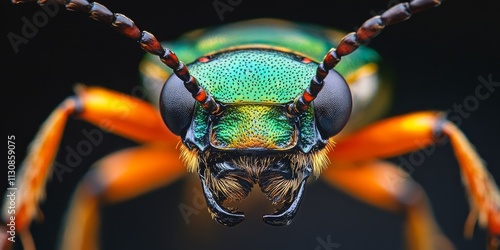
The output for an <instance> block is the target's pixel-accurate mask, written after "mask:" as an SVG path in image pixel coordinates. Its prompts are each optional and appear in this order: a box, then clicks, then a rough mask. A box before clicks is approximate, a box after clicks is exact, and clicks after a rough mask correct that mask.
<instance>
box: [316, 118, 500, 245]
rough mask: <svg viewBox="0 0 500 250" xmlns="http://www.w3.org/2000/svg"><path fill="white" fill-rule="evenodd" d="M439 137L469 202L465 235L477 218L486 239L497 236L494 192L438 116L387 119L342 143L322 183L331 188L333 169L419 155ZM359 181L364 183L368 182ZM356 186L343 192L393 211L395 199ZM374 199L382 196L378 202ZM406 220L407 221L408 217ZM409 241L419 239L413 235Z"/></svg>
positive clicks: (499, 219) (464, 144) (465, 144)
mask: <svg viewBox="0 0 500 250" xmlns="http://www.w3.org/2000/svg"><path fill="white" fill-rule="evenodd" d="M436 135H437V137H436ZM441 135H446V138H449V140H450V141H451V145H452V146H453V150H454V152H455V155H456V157H457V160H458V162H459V165H460V169H461V173H462V177H463V180H464V184H465V187H466V190H467V192H468V194H469V198H470V204H471V215H470V217H469V219H468V221H467V223H466V236H470V232H471V231H472V228H473V226H474V223H475V220H476V218H479V224H480V225H481V226H482V227H486V228H487V229H488V231H489V233H490V234H491V235H499V234H500V194H499V191H498V188H497V186H496V184H495V182H494V180H493V179H492V177H491V176H490V174H489V173H488V171H487V170H486V168H485V166H484V165H483V163H482V161H481V159H480V158H479V156H478V154H477V153H476V152H475V150H474V149H473V147H472V145H471V144H470V142H469V141H468V140H467V138H466V137H465V136H464V135H463V133H462V132H461V131H460V130H459V129H458V128H457V127H456V126H455V125H453V124H452V123H451V122H449V121H447V120H445V119H444V117H443V115H442V114H441V113H437V112H419V113H413V114H409V115H404V116H399V117H395V118H390V119H387V120H383V121H380V122H378V123H375V124H372V125H371V126H368V127H366V128H363V129H361V130H360V131H358V132H356V133H354V134H352V135H350V136H347V137H345V138H342V139H341V140H340V141H339V142H338V143H337V146H336V147H335V149H334V150H333V151H332V152H331V153H330V159H332V161H333V163H332V165H333V166H332V167H331V170H329V171H327V172H326V173H325V176H326V179H327V180H329V181H330V182H332V183H334V184H335V185H337V184H336V183H335V182H336V181H338V179H337V178H333V177H331V176H330V175H331V174H329V173H330V172H333V173H334V172H335V171H336V170H335V169H336V168H339V166H352V165H357V164H360V163H362V164H366V162H370V161H373V160H376V159H381V158H389V157H394V156H397V155H400V154H404V153H409V152H411V151H415V150H420V149H423V148H424V147H427V146H430V145H431V144H433V143H435V141H436V138H438V139H440V140H443V138H439V137H441ZM329 176H330V177H329ZM389 176H390V175H386V176H385V182H389V180H388V177H389ZM359 178H364V179H370V178H372V177H370V176H366V177H359ZM357 185H359V187H355V186H353V185H350V186H346V187H344V189H347V190H352V191H353V192H354V193H355V195H356V196H357V197H360V198H362V199H363V200H365V201H367V202H369V203H371V204H375V205H377V206H380V207H385V208H392V209H394V208H395V204H394V202H395V201H396V200H395V199H394V198H387V193H386V194H384V192H375V191H374V194H372V193H371V191H366V190H371V187H372V186H373V185H370V186H369V187H366V186H364V185H365V184H363V182H360V183H358V184H357ZM354 189H360V190H361V189H362V190H363V192H365V194H360V190H359V191H355V190H354ZM379 194H384V195H383V196H381V197H379V196H378V195H379ZM384 197H385V198H384ZM411 209H412V208H411V207H410V210H411ZM409 219H410V220H411V218H410V217H409ZM424 220H425V219H424ZM468 233H469V234H468ZM411 237H413V238H415V239H417V238H421V237H420V236H419V235H418V234H415V235H413V236H411ZM411 237H410V238H411ZM422 240H423V239H422ZM410 241H411V239H410ZM495 242H496V241H495V240H494V238H492V240H491V242H490V245H492V246H490V247H492V249H494V248H493V244H496V243H495Z"/></svg>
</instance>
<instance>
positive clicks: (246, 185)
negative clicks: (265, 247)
mask: <svg viewBox="0 0 500 250" xmlns="http://www.w3.org/2000/svg"><path fill="white" fill-rule="evenodd" d="M328 148H329V147H326V148H324V149H322V150H318V151H314V152H309V153H302V152H299V151H293V153H292V152H288V153H285V152H280V153H263V152H247V153H241V152H240V153H236V152H224V151H217V150H206V151H205V152H199V151H198V150H197V149H192V150H190V149H188V148H187V147H185V146H181V156H182V159H183V161H184V163H185V164H186V165H187V167H188V169H189V170H190V171H193V172H194V171H196V172H198V174H199V176H200V179H201V181H202V185H203V189H204V192H205V197H206V199H207V204H208V206H209V211H210V212H211V213H212V216H213V217H214V218H215V219H216V220H217V221H218V222H220V223H222V224H224V225H228V226H232V225H236V224H237V223H239V222H241V221H242V220H243V218H244V217H243V215H242V213H241V212H238V211H232V210H231V209H229V208H226V207H224V206H223V203H224V201H226V200H227V201H240V200H242V199H244V198H245V197H246V196H247V195H248V194H249V192H250V191H251V190H252V188H253V187H254V185H258V186H259V187H260V189H261V191H262V192H263V193H264V194H265V195H266V197H267V198H268V199H269V200H270V201H271V202H272V203H273V204H274V205H276V206H280V205H282V206H281V208H279V209H277V211H276V213H275V214H273V215H266V216H269V217H270V219H269V220H266V216H264V221H266V222H267V223H269V224H273V225H283V224H289V223H290V222H291V219H293V215H295V212H296V210H297V208H298V205H299V203H300V199H301V195H302V191H303V188H304V185H305V182H306V180H307V178H308V177H309V175H310V174H311V173H313V174H314V175H316V176H317V175H319V174H320V172H321V170H322V169H323V168H325V167H326V165H327V164H328V157H327V156H326V153H327V152H328Z"/></svg>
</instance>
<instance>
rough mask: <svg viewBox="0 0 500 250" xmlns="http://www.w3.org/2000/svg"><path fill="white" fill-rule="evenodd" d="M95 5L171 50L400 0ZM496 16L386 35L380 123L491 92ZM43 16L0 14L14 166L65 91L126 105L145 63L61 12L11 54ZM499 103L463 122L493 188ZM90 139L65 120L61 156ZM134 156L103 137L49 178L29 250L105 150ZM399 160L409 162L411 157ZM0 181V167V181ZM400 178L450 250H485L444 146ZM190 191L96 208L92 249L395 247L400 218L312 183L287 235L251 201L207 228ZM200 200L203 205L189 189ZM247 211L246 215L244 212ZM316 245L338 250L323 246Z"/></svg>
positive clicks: (429, 18) (100, 29)
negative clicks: (237, 30)
mask: <svg viewBox="0 0 500 250" xmlns="http://www.w3.org/2000/svg"><path fill="white" fill-rule="evenodd" d="M214 2H215V3H218V4H220V3H222V4H229V3H230V2H232V3H233V4H234V3H238V4H235V6H233V7H232V10H231V11H226V12H224V13H223V14H222V17H223V20H221V18H220V17H219V15H218V13H217V11H216V10H215V8H214V5H213V4H214ZM101 3H102V4H104V5H106V6H107V7H109V9H111V10H112V11H114V12H119V13H124V14H126V15H127V16H129V17H130V18H132V19H133V20H134V21H135V22H136V24H137V25H138V26H139V28H141V29H145V30H148V31H150V32H152V33H153V34H155V35H156V37H157V38H158V39H159V40H172V39H175V38H176V37H178V36H180V35H181V34H182V33H184V32H186V31H190V30H193V29H197V28H203V27H210V26H214V25H221V24H224V23H229V22H235V21H240V20H247V19H252V18H259V17H273V18H283V19H288V20H292V21H300V22H310V23H314V24H318V25H324V26H328V27H335V28H338V29H340V30H345V31H348V32H350V31H353V30H354V29H355V27H358V26H360V25H361V23H362V22H363V21H364V20H366V19H368V18H370V17H372V16H373V15H375V14H377V13H380V11H382V10H384V9H386V8H388V7H390V6H392V5H393V4H395V3H398V1H389V2H388V1H385V0H375V1H366V0H364V1H362V0H338V1H316V0H310V1H300V2H299V3H291V2H290V1H249V0H241V1H226V0H216V1H212V0H211V1H204V3H199V2H196V3H195V2H192V1H176V2H175V6H172V5H169V4H167V3H166V1H136V0H135V1H126V2H120V1H109V0H105V1H102V2H101ZM499 7H500V6H499V4H498V1H495V0H484V1H475V2H473V1H465V0H457V1H446V2H444V3H443V4H442V5H441V7H439V8H436V9H432V10H430V11H427V12H424V13H420V14H418V15H415V16H414V17H413V18H412V19H410V20H409V21H407V22H404V23H401V24H399V25H397V26H393V27H389V28H387V29H386V30H384V31H383V32H382V34H381V35H380V36H379V37H377V38H376V39H374V40H373V41H372V42H371V43H370V44H369V46H370V47H372V48H374V49H375V50H377V51H378V52H379V53H380V55H381V56H382V58H383V59H384V60H385V63H386V64H387V65H390V67H392V69H393V73H394V85H395V88H394V97H393V105H392V106H391V108H390V110H389V112H388V113H387V114H386V116H394V115H399V114H404V113H408V112H412V111H419V110H449V109H451V110H453V108H454V105H458V104H459V105H463V104H464V101H465V100H467V99H468V98H469V99H470V98H471V97H470V96H474V95H475V89H476V87H477V86H478V85H479V84H480V81H479V80H478V77H483V78H485V79H488V77H490V76H491V77H492V79H493V81H496V82H500V49H499V48H498V45H499V44H500V36H499V35H498V34H499V33H500V29H499V22H498V10H499ZM40 11H41V9H40V8H39V7H38V6H37V5H36V4H25V5H16V6H13V5H10V4H9V3H8V1H5V0H4V1H2V3H1V7H0V13H1V14H0V18H1V19H2V26H1V27H2V34H3V36H2V37H3V38H2V39H3V41H4V42H5V43H4V45H3V46H2V52H1V53H2V54H1V55H2V60H0V61H1V62H0V63H2V68H3V69H4V72H5V73H4V74H3V75H4V84H2V86H3V88H4V89H3V91H2V100H3V103H4V104H3V107H4V108H3V109H4V112H5V115H4V116H3V117H4V122H3V123H4V126H3V127H4V132H5V136H6V135H9V134H14V135H15V136H16V145H17V147H16V154H17V157H18V158H17V159H18V160H20V159H21V158H24V156H25V154H26V148H27V146H28V144H29V143H30V141H31V140H32V138H33V137H34V135H35V133H36V132H37V129H38V127H39V126H40V124H42V122H43V121H44V120H45V118H46V117H47V116H48V114H49V113H50V112H51V111H52V110H53V108H55V107H56V106H57V105H58V104H59V103H60V102H61V101H62V100H64V99H65V98H66V97H67V96H70V95H72V93H73V92H72V88H73V86H74V84H75V83H85V84H87V85H99V86H105V87H107V88H110V89H114V90H118V91H121V92H123V93H127V94H130V93H131V91H132V90H133V89H134V87H135V86H137V85H139V84H140V79H139V74H138V70H137V69H138V64H139V62H140V60H141V58H142V56H143V55H144V52H143V51H142V50H141V49H139V48H138V46H137V44H136V43H134V42H132V41H130V40H127V39H125V38H123V37H122V36H121V35H119V34H117V33H116V32H114V31H112V30H111V29H110V28H109V27H106V26H105V25H102V24H100V23H98V22H95V21H91V20H88V19H87V18H86V17H85V16H84V15H81V14H75V13H71V12H67V11H62V8H61V9H60V10H59V11H57V13H55V15H54V16H53V17H50V18H49V19H48V22H47V24H45V25H43V26H42V27H40V28H39V29H38V32H37V33H36V35H34V36H33V38H30V39H28V41H29V42H28V43H27V44H21V45H19V46H18V51H17V52H15V50H14V49H13V47H12V46H11V45H9V40H8V38H7V37H8V34H9V33H10V32H13V33H16V34H21V31H22V26H23V24H24V23H23V19H24V18H27V19H28V20H33V19H32V18H33V17H34V16H37V15H39V14H37V13H39V12H40ZM181 60H182V59H181ZM499 92H500V91H498V89H497V91H496V92H493V93H492V94H491V96H490V97H489V98H487V99H485V100H482V101H480V102H479V105H478V106H477V108H475V109H474V110H473V111H471V112H469V113H470V114H469V117H468V118H464V119H462V121H461V124H460V129H461V130H462V131H464V133H465V134H466V135H467V136H468V138H469V139H470V141H471V142H472V143H473V144H474V145H475V147H476V149H477V150H478V152H479V153H480V155H481V156H482V158H483V159H484V160H485V161H486V163H487V166H488V168H489V171H490V172H491V173H492V174H493V176H494V177H495V179H496V181H497V182H500V158H499V149H500V147H499V146H498V143H499V142H498V141H499V139H500V118H499V117H500V111H499V108H500V93H499ZM91 128H93V127H92V126H91V125H89V124H87V123H85V122H83V121H80V120H75V119H71V120H70V121H69V122H68V127H67V129H66V132H65V135H64V137H63V141H62V144H61V145H62V146H70V147H75V146H76V145H77V144H78V142H79V141H81V140H82V139H84V138H85V137H84V135H83V134H82V133H81V131H82V129H91ZM134 145H135V144H134V143H133V142H130V141H128V140H126V139H123V138H119V137H116V136H113V135H111V134H105V137H104V142H103V144H101V145H99V146H98V147H95V148H94V149H93V153H92V154H91V155H90V156H88V157H84V159H83V162H82V164H80V165H79V166H78V167H77V168H75V169H74V171H73V172H71V173H67V174H65V177H64V179H63V181H62V182H58V181H57V179H56V178H53V181H51V182H50V183H49V184H48V186H47V199H46V201H45V202H44V203H43V204H42V206H41V209H42V211H43V212H44V215H45V220H44V221H43V222H42V223H36V222H35V223H33V226H32V233H33V236H34V239H35V243H36V245H37V246H38V249H40V250H45V249H47V250H51V249H54V247H55V242H56V240H57V237H58V233H59V232H58V230H59V228H60V224H61V222H62V221H61V220H62V215H63V214H64V212H65V210H66V209H67V205H68V201H69V199H70V196H71V193H72V191H73V190H74V188H75V186H76V184H77V183H78V181H79V180H80V179H81V178H82V176H83V175H84V173H85V172H86V171H87V170H88V168H89V166H90V165H91V164H92V163H93V162H95V161H96V160H98V159H99V158H101V157H103V156H105V155H107V154H109V153H111V152H114V151H116V150H119V149H122V148H126V147H130V146H134ZM60 157H64V154H60ZM404 157H405V158H406V159H407V158H408V155H406V156H404ZM393 160H395V161H396V162H397V160H398V159H393ZM6 172H7V171H6V168H5V169H4V170H3V171H2V173H1V174H6ZM411 176H412V177H413V178H414V179H415V180H416V181H417V182H419V183H420V184H421V185H422V186H423V188H424V189H425V190H426V191H427V193H428V196H429V199H430V201H431V203H432V206H433V212H434V214H435V216H436V217H437V221H438V223H439V225H440V226H441V228H442V230H443V232H444V234H445V235H446V236H448V237H449V238H450V239H451V240H452V241H453V243H454V244H455V245H456V247H457V249H461V250H465V249H485V244H484V241H485V231H484V230H482V229H477V228H476V230H475V232H474V237H473V239H471V240H467V239H464V237H463V226H464V222H465V219H466V217H467V215H468V212H469V209H468V202H467V200H466V195H465V192H464V189H463V187H462V185H461V179H460V173H459V168H458V165H457V162H456V160H455V159H454V155H453V152H452V150H451V147H450V145H449V144H445V145H443V146H440V147H439V148H437V150H436V152H435V153H433V154H430V155H428V156H427V157H426V158H425V162H424V163H423V164H422V165H421V166H418V167H417V168H416V169H415V170H414V171H413V172H412V173H411ZM2 178H3V177H2ZM2 183H4V182H2ZM193 183H194V184H193ZM191 185H194V186H191ZM193 187H194V188H195V190H200V188H199V184H198V180H197V176H196V175H195V174H191V175H189V177H187V178H186V179H184V180H181V181H179V182H176V183H175V184H174V185H172V186H170V187H165V188H162V189H159V190H157V191H154V192H151V193H148V194H147V195H144V196H142V197H139V198H137V199H133V200H130V201H127V202H123V203H120V204H114V205H110V206H106V207H104V208H103V209H102V218H103V221H102V223H103V227H102V230H101V233H100V235H101V237H102V239H103V241H102V248H103V249H199V248H203V249H285V248H286V249H342V250H347V249H384V250H387V249H401V248H402V245H403V243H404V242H403V240H402V229H403V224H402V223H403V216H402V215H401V214H391V213H387V212H385V211H382V210H379V209H377V208H373V207H371V206H368V205H365V204H363V203H360V202H359V201H357V200H355V199H353V198H351V197H350V196H347V195H345V194H344V193H342V192H340V191H337V190H335V189H333V188H331V187H330V186H327V185H326V184H324V183H322V182H320V181H316V182H315V183H314V184H313V185H309V187H308V190H307V191H306V193H305V197H304V200H303V202H302V205H301V208H300V210H299V212H298V214H297V216H296V218H295V220H294V222H293V223H292V225H290V226H288V227H284V228H275V227H270V226H267V225H265V224H264V223H263V222H262V221H261V219H260V216H261V214H262V213H264V212H266V211H263V209H262V207H260V205H257V204H252V203H248V202H247V204H245V206H248V208H246V210H245V211H246V212H247V220H246V221H245V222H243V223H242V224H240V225H238V226H237V227H235V228H225V227H223V226H220V225H218V224H216V223H215V222H213V221H211V220H210V218H209V214H208V212H207V211H206V209H205V208H202V209H201V210H200V209H198V208H196V204H195V202H194V200H193V197H197V195H196V192H195V191H193ZM256 190H257V189H256ZM257 191H258V190H257ZM197 194H198V195H200V193H199V191H198V193H197ZM257 196H258V195H257ZM258 199H259V198H257V200H258ZM181 204H184V205H186V206H189V207H191V208H195V209H196V211H198V212H199V213H198V214H196V215H192V216H190V217H189V219H190V222H189V223H186V221H185V220H184V218H183V215H182V213H181V212H180V210H179V205H181ZM181 206H183V205H181ZM252 207H253V208H254V211H253V212H252V209H250V210H249V208H252ZM325 242H326V243H328V242H330V243H336V245H330V248H328V246H326V247H325V245H324V243H325ZM333 246H335V248H334V247H333ZM16 249H22V248H20V247H19V246H18V247H17V248H16Z"/></svg>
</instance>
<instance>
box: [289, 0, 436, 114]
mask: <svg viewBox="0 0 500 250" xmlns="http://www.w3.org/2000/svg"><path fill="white" fill-rule="evenodd" d="M440 4H441V0H413V1H411V2H406V3H400V4H397V5H395V6H393V7H392V8H390V9H388V10H386V11H385V12H384V13H382V14H381V15H378V16H374V17H372V18H370V19H368V20H366V21H365V22H364V23H363V25H361V27H360V28H359V29H358V30H357V31H356V32H351V33H349V34H347V35H346V36H345V37H344V38H342V40H341V41H340V42H339V44H338V45H337V48H336V49H335V48H332V49H330V51H328V53H327V54H326V55H325V57H324V58H323V62H321V63H320V64H319V66H318V68H317V70H316V75H315V76H313V78H312V79H311V83H310V84H309V87H308V88H307V89H306V90H304V92H303V93H302V94H300V95H299V96H297V98H295V100H294V101H293V103H291V104H289V105H288V112H289V113H290V114H300V113H302V112H304V111H305V110H307V108H308V107H309V104H310V103H311V102H312V101H313V100H314V99H315V98H316V97H317V96H318V93H319V92H320V91H321V89H322V88H323V85H324V79H325V78H326V76H327V75H328V71H329V70H331V69H333V68H334V67H335V66H336V65H337V64H338V63H339V62H340V59H341V58H342V57H343V56H346V55H349V54H351V53H352V52H354V51H355V50H356V49H357V48H358V47H359V46H360V45H362V44H367V43H368V42H369V41H370V40H371V39H372V38H374V37H376V36H377V35H378V34H380V32H382V30H383V29H384V28H385V26H389V25H393V24H396V23H399V22H402V21H405V20H407V19H409V18H410V17H411V16H412V15H413V14H416V13H419V12H421V11H424V10H427V9H430V8H432V7H437V6H439V5H440Z"/></svg>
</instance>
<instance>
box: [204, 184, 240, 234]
mask: <svg viewBox="0 0 500 250" xmlns="http://www.w3.org/2000/svg"><path fill="white" fill-rule="evenodd" d="M200 179H201V185H202V187H203V193H204V194H205V199H206V201H207V206H208V211H209V212H210V214H211V215H212V218H213V219H214V220H215V221H217V222H218V223H220V224H222V225H224V226H228V227H233V226H236V225H238V224H239V223H241V222H242V221H243V220H245V215H244V214H243V212H240V211H228V210H227V209H224V208H223V207H222V206H221V205H220V203H219V201H218V200H217V199H216V198H215V196H214V194H213V193H212V191H210V189H209V187H208V186H207V183H206V181H205V177H203V175H200Z"/></svg>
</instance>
